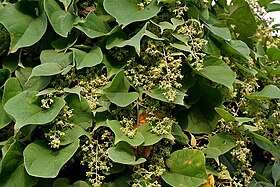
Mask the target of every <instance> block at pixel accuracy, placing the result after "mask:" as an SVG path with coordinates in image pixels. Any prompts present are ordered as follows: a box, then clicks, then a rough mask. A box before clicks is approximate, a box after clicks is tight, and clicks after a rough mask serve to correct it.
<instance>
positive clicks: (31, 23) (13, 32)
mask: <svg viewBox="0 0 280 187" xmlns="http://www.w3.org/2000/svg"><path fill="white" fill-rule="evenodd" d="M0 23H2V24H3V25H4V26H5V28H6V29H7V30H8V31H9V33H10V36H11V44H10V49H9V52H10V53H14V52H16V51H17V50H18V49H19V48H22V47H28V46H31V45H33V44H35V43H36V42H38V41H39V40H40V39H41V38H42V36H43V35H44V33H45V32H46V29H47V18H46V15H45V14H44V13H43V14H42V15H41V16H40V17H38V18H33V17H32V16H30V15H27V14H24V13H22V12H20V11H19V9H18V8H17V3H16V4H11V3H9V4H7V5H6V6H5V8H3V9H1V11H0Z"/></svg>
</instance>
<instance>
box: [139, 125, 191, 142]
mask: <svg viewBox="0 0 280 187" xmlns="http://www.w3.org/2000/svg"><path fill="white" fill-rule="evenodd" d="M172 135H173V136H174V138H175V141H176V142H177V143H178V144H180V145H187V144H188V143H189V141H190V140H189V138H188V136H187V135H186V134H185V133H184V131H183V130H182V128H181V127H180V126H179V125H178V124H175V125H174V126H173V128H172ZM144 137H145V136H144Z"/></svg>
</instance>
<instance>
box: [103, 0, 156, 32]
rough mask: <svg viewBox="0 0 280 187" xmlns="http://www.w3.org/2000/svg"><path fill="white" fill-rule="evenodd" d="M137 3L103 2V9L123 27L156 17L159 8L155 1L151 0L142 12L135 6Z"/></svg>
mask: <svg viewBox="0 0 280 187" xmlns="http://www.w3.org/2000/svg"><path fill="white" fill-rule="evenodd" d="M138 2H139V1H131V0H104V4H103V5H104V9H105V10H106V12H108V13H109V14H110V15H111V16H113V17H114V18H116V21H117V22H118V23H119V25H123V27H125V26H127V25H128V24H130V23H133V22H137V21H144V20H147V19H150V18H152V17H154V16H156V15H157V13H158V12H159V11H160V8H161V7H160V6H159V5H158V4H157V2H156V0H152V1H151V3H150V4H149V5H148V6H145V8H144V10H141V9H140V7H139V6H138V5H137V4H138Z"/></svg>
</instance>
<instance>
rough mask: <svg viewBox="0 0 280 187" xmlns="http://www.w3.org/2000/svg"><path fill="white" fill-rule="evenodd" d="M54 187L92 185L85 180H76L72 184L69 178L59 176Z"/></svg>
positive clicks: (86, 186)
mask: <svg viewBox="0 0 280 187" xmlns="http://www.w3.org/2000/svg"><path fill="white" fill-rule="evenodd" d="M53 187H90V185H89V184H88V183H86V182H85V181H76V182H74V183H73V184H72V185H71V184H70V181H69V180H68V179H66V178H59V179H56V180H55V182H54V183H53Z"/></svg>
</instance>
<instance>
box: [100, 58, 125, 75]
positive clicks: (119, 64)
mask: <svg viewBox="0 0 280 187" xmlns="http://www.w3.org/2000/svg"><path fill="white" fill-rule="evenodd" d="M103 64H105V66H106V69H107V76H108V77H112V76H113V75H115V74H117V73H118V72H120V71H121V70H122V69H123V68H124V67H125V65H126V61H116V60H115V59H113V58H112V57H110V56H109V55H108V54H104V56H103Z"/></svg>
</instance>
